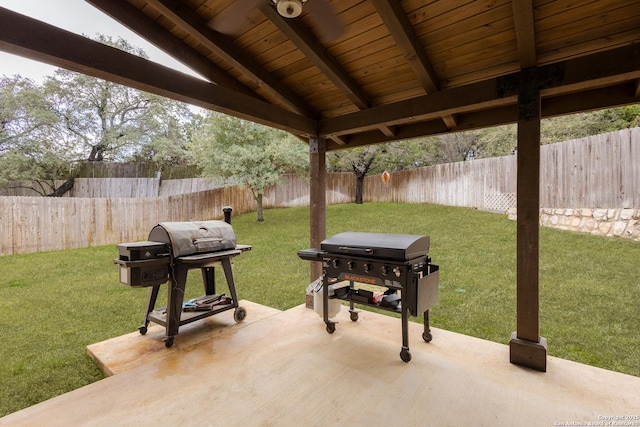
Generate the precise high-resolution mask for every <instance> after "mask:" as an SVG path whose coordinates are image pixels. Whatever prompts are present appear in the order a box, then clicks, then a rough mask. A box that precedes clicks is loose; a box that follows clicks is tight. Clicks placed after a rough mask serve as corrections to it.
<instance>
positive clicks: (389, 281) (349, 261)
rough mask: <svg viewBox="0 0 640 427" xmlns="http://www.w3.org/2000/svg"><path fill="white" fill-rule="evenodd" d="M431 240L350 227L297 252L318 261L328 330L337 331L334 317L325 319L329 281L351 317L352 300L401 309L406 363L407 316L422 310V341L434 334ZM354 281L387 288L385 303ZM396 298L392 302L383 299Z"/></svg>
mask: <svg viewBox="0 0 640 427" xmlns="http://www.w3.org/2000/svg"><path fill="white" fill-rule="evenodd" d="M429 244H430V239H429V236H417V235H406V234H381V233H355V232H348V233H340V234H336V235H334V236H332V237H330V238H328V239H325V240H323V241H322V242H321V244H320V249H306V250H303V251H299V252H298V256H299V257H300V258H302V259H304V260H308V261H322V265H323V272H322V283H323V286H322V288H323V290H322V297H323V302H324V304H323V306H324V307H323V320H324V323H325V324H326V329H327V332H328V333H330V334H332V333H334V332H335V322H332V321H331V320H329V309H328V306H329V298H330V297H329V286H330V285H333V286H334V289H335V292H334V295H333V296H332V297H331V298H338V299H342V300H346V301H349V305H350V310H349V311H350V318H351V320H352V321H357V320H358V312H357V311H356V310H355V309H354V303H358V304H364V305H368V306H373V307H379V308H381V309H384V310H388V311H393V312H396V313H401V315H402V349H401V351H400V358H401V359H402V360H403V361H404V362H409V361H410V360H411V353H410V352H409V334H408V319H409V316H410V315H411V316H418V315H420V314H423V315H424V332H423V334H422V338H423V339H424V341H425V342H430V341H431V339H432V335H431V329H430V327H429V308H431V307H432V306H433V305H434V304H435V303H436V302H437V301H438V276H439V267H438V266H437V265H435V264H432V263H431V258H430V257H429V256H428V253H429ZM340 282H348V286H346V285H345V286H344V287H339V283H340ZM354 283H364V284H370V285H376V286H380V287H382V288H386V291H385V292H384V294H385V297H384V299H383V302H382V303H378V302H374V301H373V300H372V296H373V293H372V292H370V291H367V290H362V289H356V287H355V286H354ZM398 291H399V293H400V295H399V296H400V297H401V298H399V299H398V297H397V293H398ZM391 297H395V298H391ZM394 299H395V301H394V304H388V305H386V304H384V301H393V300H394Z"/></svg>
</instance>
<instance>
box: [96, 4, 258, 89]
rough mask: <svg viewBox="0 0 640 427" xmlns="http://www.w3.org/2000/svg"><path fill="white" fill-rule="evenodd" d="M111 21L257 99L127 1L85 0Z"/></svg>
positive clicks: (243, 86) (223, 83)
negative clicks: (111, 19)
mask: <svg viewBox="0 0 640 427" xmlns="http://www.w3.org/2000/svg"><path fill="white" fill-rule="evenodd" d="M85 1H86V2H87V3H89V4H91V5H92V6H94V7H95V8H97V9H99V10H100V11H102V12H103V13H105V14H107V15H109V16H110V17H111V18H113V19H114V20H116V21H118V22H120V23H121V24H122V25H124V26H125V27H127V28H129V29H130V30H131V31H133V32H134V33H136V34H138V35H139V36H140V37H142V38H144V39H146V40H147V41H148V42H149V43H151V44H153V45H154V46H156V47H157V48H158V49H160V50H162V51H164V52H166V53H167V54H168V55H171V56H172V57H174V58H175V59H176V60H178V61H179V62H181V63H183V64H184V65H186V66H187V67H189V68H191V69H192V70H194V71H195V72H197V73H198V74H200V75H201V76H203V77H204V78H205V79H207V80H209V81H211V82H213V83H215V84H218V85H222V86H225V87H227V88H229V89H233V90H235V91H237V92H240V93H243V94H245V95H248V96H251V97H254V98H258V99H260V98H259V96H258V95H257V94H256V93H255V92H253V91H252V90H251V89H249V88H248V87H247V86H245V85H243V84H242V83H240V82H239V81H238V80H236V79H235V78H233V77H232V76H231V75H229V74H228V73H227V72H226V71H225V70H223V69H222V68H220V67H218V66H217V65H216V64H214V63H212V62H211V61H209V60H208V59H207V58H205V57H203V56H202V55H201V54H200V53H198V52H197V51H196V50H194V49H192V48H191V47H189V46H187V45H186V44H184V43H183V42H182V40H180V39H178V38H177V37H175V36H174V35H173V34H171V32H169V31H167V30H166V29H165V28H164V27H162V26H160V25H158V24H157V23H156V22H155V21H153V20H152V19H150V18H148V17H147V16H146V15H145V14H143V13H142V12H140V10H138V9H137V8H136V7H134V6H132V5H131V4H130V3H127V2H122V1H112V0H85Z"/></svg>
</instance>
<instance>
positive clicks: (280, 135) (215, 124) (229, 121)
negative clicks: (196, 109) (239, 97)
mask: <svg viewBox="0 0 640 427" xmlns="http://www.w3.org/2000/svg"><path fill="white" fill-rule="evenodd" d="M190 148H191V150H192V152H193V155H194V159H195V161H196V163H197V165H198V166H199V167H200V168H201V169H202V171H203V175H204V176H207V177H216V178H222V179H223V180H225V182H227V183H231V184H237V185H241V186H246V187H248V188H249V189H250V190H251V193H252V194H253V197H254V199H255V200H256V203H257V212H258V221H260V222H262V221H264V215H263V208H262V199H263V196H264V191H265V189H266V188H267V187H268V186H270V185H274V184H277V183H278V182H279V181H280V180H281V179H282V177H283V176H284V175H285V174H287V173H293V172H302V171H303V170H305V169H307V168H308V165H309V161H308V154H307V153H308V150H307V149H306V147H305V145H304V144H303V143H302V142H300V141H299V140H297V139H296V138H295V137H293V136H292V135H290V134H287V133H285V132H282V131H279V130H276V129H272V128H268V127H265V126H262V125H259V124H256V123H252V122H247V121H245V120H242V119H238V118H235V117H230V116H226V115H223V114H218V113H209V114H208V115H207V117H205V119H204V120H203V123H202V126H201V127H200V128H199V129H198V130H197V131H196V132H195V134H194V138H193V142H192V144H191V147H190Z"/></svg>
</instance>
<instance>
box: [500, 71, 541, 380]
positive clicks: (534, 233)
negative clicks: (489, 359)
mask: <svg viewBox="0 0 640 427" xmlns="http://www.w3.org/2000/svg"><path fill="white" fill-rule="evenodd" d="M517 164H518V172H517V179H518V183H517V192H518V199H517V210H518V219H517V225H516V227H517V331H516V332H514V333H513V334H512V335H511V340H510V342H509V348H510V362H511V363H514V364H517V365H522V366H526V367H529V368H533V369H536V370H538V371H542V372H546V370H547V341H546V339H545V338H541V337H540V327H539V324H540V307H539V280H538V279H539V274H538V272H539V244H538V243H539V240H540V238H539V237H540V236H539V231H540V225H539V215H540V87H539V85H538V80H537V77H536V69H535V68H533V69H527V70H523V71H522V80H521V82H520V88H519V90H518V156H517Z"/></svg>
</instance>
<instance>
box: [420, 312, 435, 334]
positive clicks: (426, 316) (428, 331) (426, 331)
mask: <svg viewBox="0 0 640 427" xmlns="http://www.w3.org/2000/svg"><path fill="white" fill-rule="evenodd" d="M422 339H423V340H424V342H431V340H432V339H433V335H431V327H430V326H429V310H427V311H425V312H424V332H423V333H422Z"/></svg>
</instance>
